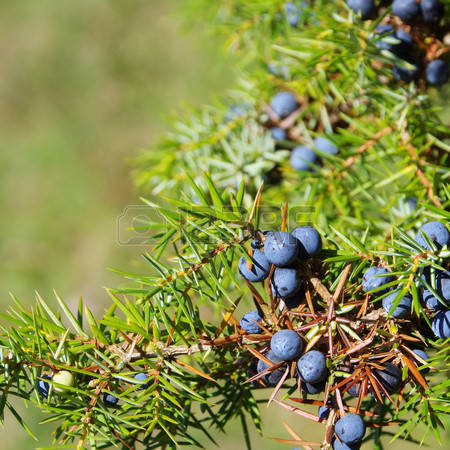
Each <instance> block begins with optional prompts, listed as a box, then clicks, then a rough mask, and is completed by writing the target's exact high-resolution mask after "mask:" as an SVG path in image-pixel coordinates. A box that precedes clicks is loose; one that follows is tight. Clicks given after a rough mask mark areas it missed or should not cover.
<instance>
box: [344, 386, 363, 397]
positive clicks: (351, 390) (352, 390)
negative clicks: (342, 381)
mask: <svg viewBox="0 0 450 450" xmlns="http://www.w3.org/2000/svg"><path fill="white" fill-rule="evenodd" d="M360 390H361V384H359V383H355V384H353V385H352V386H350V387H349V388H348V390H347V392H348V394H349V395H351V396H352V397H359V391H360Z"/></svg>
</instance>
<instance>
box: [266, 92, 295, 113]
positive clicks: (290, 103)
mask: <svg viewBox="0 0 450 450" xmlns="http://www.w3.org/2000/svg"><path fill="white" fill-rule="evenodd" d="M270 106H271V107H272V109H273V110H274V112H275V113H276V114H277V115H278V116H279V117H281V118H282V119H283V118H284V117H287V116H289V114H291V113H293V112H294V111H295V110H296V109H297V108H298V103H297V100H296V99H295V97H294V96H293V95H292V94H291V93H290V92H286V91H283V92H279V93H278V94H276V95H275V96H274V97H273V98H272V101H271V102H270Z"/></svg>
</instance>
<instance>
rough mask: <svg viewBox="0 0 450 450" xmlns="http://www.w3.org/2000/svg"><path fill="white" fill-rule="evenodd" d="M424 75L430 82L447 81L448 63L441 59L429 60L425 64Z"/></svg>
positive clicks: (439, 82) (448, 75)
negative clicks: (426, 64)
mask: <svg viewBox="0 0 450 450" xmlns="http://www.w3.org/2000/svg"><path fill="white" fill-rule="evenodd" d="M426 76H427V81H428V83H430V84H435V85H441V84H445V83H447V81H448V79H449V77H450V72H449V68H448V63H447V62H446V61H444V60H443V59H435V60H434V61H431V62H430V63H429V64H428V66H427V69H426Z"/></svg>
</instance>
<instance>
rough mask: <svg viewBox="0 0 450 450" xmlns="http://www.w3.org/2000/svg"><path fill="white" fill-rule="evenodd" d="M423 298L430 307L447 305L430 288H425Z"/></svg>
mask: <svg viewBox="0 0 450 450" xmlns="http://www.w3.org/2000/svg"><path fill="white" fill-rule="evenodd" d="M422 299H423V301H424V302H425V304H426V305H427V308H429V309H433V310H436V309H442V308H445V306H444V305H443V304H442V303H441V302H440V301H439V300H438V299H437V298H436V297H435V296H434V295H433V293H432V292H431V291H429V290H428V289H424V291H423V295H422Z"/></svg>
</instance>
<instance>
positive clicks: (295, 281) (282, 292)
mask: <svg viewBox="0 0 450 450" xmlns="http://www.w3.org/2000/svg"><path fill="white" fill-rule="evenodd" d="M271 281H272V286H273V292H275V294H276V295H275V297H281V298H284V297H291V296H292V295H293V294H295V293H296V292H297V291H298V290H299V289H300V286H301V283H302V282H301V279H300V277H299V276H298V273H297V271H296V270H295V269H291V268H289V267H277V268H276V269H275V270H274V272H273V276H272V280H271Z"/></svg>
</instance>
